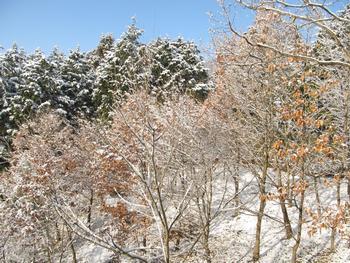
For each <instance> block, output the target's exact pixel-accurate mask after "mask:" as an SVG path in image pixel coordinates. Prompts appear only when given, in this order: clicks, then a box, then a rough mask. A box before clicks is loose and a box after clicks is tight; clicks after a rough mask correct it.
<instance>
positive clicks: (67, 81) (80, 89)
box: [58, 49, 95, 118]
mask: <svg viewBox="0 0 350 263" xmlns="http://www.w3.org/2000/svg"><path fill="white" fill-rule="evenodd" d="M60 70H61V71H60V82H59V83H60V95H59V97H58V107H59V109H61V110H63V111H64V112H66V115H67V117H69V118H70V117H72V116H76V115H83V116H92V115H93V113H94V108H93V103H92V91H93V86H94V80H95V74H94V72H93V70H92V65H91V64H90V63H89V61H88V60H87V57H86V54H84V53H82V52H81V51H80V50H79V49H76V50H72V51H70V54H69V56H68V57H67V58H66V59H65V60H64V61H63V63H62V66H61V69H60Z"/></svg>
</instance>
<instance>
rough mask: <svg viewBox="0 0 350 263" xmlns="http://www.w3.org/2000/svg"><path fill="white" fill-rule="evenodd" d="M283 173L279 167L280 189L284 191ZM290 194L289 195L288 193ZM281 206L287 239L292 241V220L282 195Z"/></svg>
mask: <svg viewBox="0 0 350 263" xmlns="http://www.w3.org/2000/svg"><path fill="white" fill-rule="evenodd" d="M282 186H283V185H282V173H281V169H280V167H278V187H279V189H281V190H282ZM287 194H288V193H287ZM279 199H280V205H281V210H282V215H283V223H284V229H285V231H286V238H287V239H290V238H292V236H293V231H292V226H291V225H290V220H289V216H288V210H287V207H286V202H285V197H284V196H282V195H280V198H279Z"/></svg>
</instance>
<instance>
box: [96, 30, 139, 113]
mask: <svg viewBox="0 0 350 263" xmlns="http://www.w3.org/2000/svg"><path fill="white" fill-rule="evenodd" d="M141 34H142V31H141V30H140V29H138V28H137V27H136V26H135V24H132V25H131V26H129V28H128V30H127V32H126V33H125V34H123V35H122V38H121V40H120V41H119V42H118V43H117V44H115V45H114V46H113V47H112V48H110V49H109V50H107V51H105V53H104V54H103V57H102V60H101V62H100V64H99V65H98V67H97V69H96V82H95V84H96V87H95V90H94V93H93V99H94V102H95V105H96V106H97V113H98V115H99V116H100V117H101V118H102V119H108V118H109V112H110V111H111V107H113V105H114V103H115V102H117V101H120V100H121V99H122V98H124V96H125V95H126V94H127V93H130V92H132V91H133V90H135V89H137V88H139V87H141V86H142V85H143V84H144V83H145V74H144V72H145V68H144V63H143V61H144V60H143V56H142V52H143V51H144V48H143V46H142V44H141V43H140V42H139V37H140V36H141ZM100 46H101V44H100Z"/></svg>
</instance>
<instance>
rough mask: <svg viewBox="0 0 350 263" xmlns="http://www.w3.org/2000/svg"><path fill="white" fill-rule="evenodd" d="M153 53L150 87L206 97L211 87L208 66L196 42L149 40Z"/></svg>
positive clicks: (154, 90)
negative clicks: (206, 66) (205, 64)
mask: <svg viewBox="0 0 350 263" xmlns="http://www.w3.org/2000/svg"><path fill="white" fill-rule="evenodd" d="M149 48H150V50H151V53H152V63H151V78H150V88H151V90H152V92H154V93H156V94H158V95H161V96H164V95H167V94H174V93H180V94H183V93H189V94H191V95H193V96H194V97H195V98H197V99H201V100H203V99H205V98H206V97H207V95H208V93H209V91H210V90H211V89H212V85H211V84H210V82H209V75H208V69H206V68H205V66H204V61H203V59H202V57H200V55H199V50H198V48H197V46H196V45H195V44H194V43H193V42H187V41H184V40H183V39H181V38H179V39H177V40H176V41H171V40H169V39H157V40H156V41H154V42H153V43H151V44H150V47H149Z"/></svg>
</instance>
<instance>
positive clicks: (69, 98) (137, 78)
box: [0, 23, 213, 162]
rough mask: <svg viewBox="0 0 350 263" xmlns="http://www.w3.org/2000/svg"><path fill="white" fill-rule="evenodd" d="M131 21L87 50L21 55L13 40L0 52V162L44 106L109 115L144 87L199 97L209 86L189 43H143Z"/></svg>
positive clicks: (74, 113)
mask: <svg viewBox="0 0 350 263" xmlns="http://www.w3.org/2000/svg"><path fill="white" fill-rule="evenodd" d="M141 34H142V30H140V29H138V28H137V27H136V25H135V23H133V24H132V25H130V26H129V28H128V30H127V31H126V32H125V33H124V34H123V35H122V36H121V39H120V40H117V41H115V40H114V39H113V37H112V36H111V35H106V36H102V38H101V40H100V43H99V45H98V46H97V48H96V49H95V50H93V51H91V52H87V53H86V52H81V51H80V50H79V49H76V50H72V51H70V53H69V54H68V55H67V56H66V55H64V54H62V53H61V52H60V51H59V50H58V49H54V50H53V51H52V53H51V54H50V55H49V56H47V57H46V56H45V55H44V54H43V53H42V52H41V51H40V50H36V51H35V52H34V54H29V55H28V54H26V53H25V52H24V51H23V50H21V49H20V48H18V47H17V46H16V45H14V46H13V47H12V48H11V49H9V50H7V51H5V52H4V53H2V54H1V55H0V98H1V100H0V120H1V125H0V136H1V143H0V145H1V148H0V149H1V150H2V152H1V162H5V159H6V154H5V152H6V150H8V148H9V145H10V143H11V138H12V136H13V135H14V134H15V133H16V131H17V129H18V127H19V126H20V124H22V123H24V122H25V121H27V120H29V119H31V118H32V117H34V116H35V115H36V114H38V113H40V112H45V111H46V110H48V109H53V110H55V111H57V112H58V113H59V114H61V115H62V116H65V117H66V118H68V119H74V118H81V117H83V118H88V119H92V118H98V119H100V120H102V121H108V120H110V119H111V116H110V113H111V112H112V110H113V107H114V106H115V105H116V104H118V103H119V102H120V101H122V100H123V99H124V98H125V97H126V96H127V95H128V94H131V93H133V92H135V91H137V90H147V91H148V92H150V93H152V94H154V95H155V96H158V97H159V98H160V100H161V99H162V98H163V97H168V96H175V94H191V95H192V96H193V97H194V98H195V99H197V100H204V99H205V98H206V97H207V95H208V93H209V91H210V90H212V88H213V86H212V84H211V82H210V80H209V75H208V69H207V68H206V67H205V65H204V61H203V58H202V57H201V56H200V54H199V50H198V48H197V47H196V45H195V44H194V43H193V42H188V41H185V40H182V39H178V40H176V41H173V40H170V39H158V40H155V41H152V42H151V43H149V44H143V43H141V42H140V40H139V38H140V36H141Z"/></svg>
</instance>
